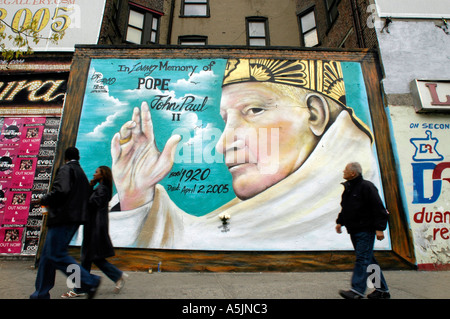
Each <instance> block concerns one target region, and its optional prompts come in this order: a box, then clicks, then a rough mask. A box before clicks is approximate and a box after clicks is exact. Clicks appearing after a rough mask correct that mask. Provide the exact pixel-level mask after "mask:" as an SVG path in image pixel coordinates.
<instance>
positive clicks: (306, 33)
mask: <svg viewBox="0 0 450 319" xmlns="http://www.w3.org/2000/svg"><path fill="white" fill-rule="evenodd" d="M298 19H299V22H300V34H301V38H302V39H301V40H302V45H303V46H305V47H314V46H316V45H318V44H319V37H318V34H317V25H316V17H315V13H314V9H310V10H308V11H305V12H303V13H301V14H299V16H298Z"/></svg>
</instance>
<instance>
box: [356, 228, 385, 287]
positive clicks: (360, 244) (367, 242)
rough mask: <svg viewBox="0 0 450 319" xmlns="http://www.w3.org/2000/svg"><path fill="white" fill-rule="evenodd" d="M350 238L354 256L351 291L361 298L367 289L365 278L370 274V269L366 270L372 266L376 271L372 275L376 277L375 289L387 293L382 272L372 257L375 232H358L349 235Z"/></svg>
mask: <svg viewBox="0 0 450 319" xmlns="http://www.w3.org/2000/svg"><path fill="white" fill-rule="evenodd" d="M350 238H351V240H352V243H353V247H354V248H355V254H356V261H355V267H354V269H353V275H352V291H353V292H355V293H357V294H359V295H361V296H364V293H365V291H366V288H367V278H368V277H369V274H370V273H371V269H370V268H369V269H368V267H369V266H370V265H373V266H376V267H373V266H372V267H373V268H375V269H376V271H375V273H374V275H375V276H377V277H376V280H375V283H376V284H378V283H379V286H378V287H377V285H376V284H375V285H374V286H375V288H376V289H377V290H379V291H383V292H387V291H389V288H388V286H387V284H386V280H385V279H384V276H383V272H382V271H381V268H379V266H378V263H377V261H376V260H375V257H374V255H373V246H374V244H375V232H359V233H355V234H350ZM378 270H379V271H378ZM371 276H372V275H371ZM378 276H379V277H378Z"/></svg>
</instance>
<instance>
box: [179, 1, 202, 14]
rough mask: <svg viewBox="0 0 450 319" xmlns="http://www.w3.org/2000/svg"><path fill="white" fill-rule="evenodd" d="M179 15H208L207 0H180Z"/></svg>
mask: <svg viewBox="0 0 450 319" xmlns="http://www.w3.org/2000/svg"><path fill="white" fill-rule="evenodd" d="M181 15H182V16H184V17H208V16H209V0H182V5H181Z"/></svg>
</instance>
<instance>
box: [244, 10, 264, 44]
mask: <svg viewBox="0 0 450 319" xmlns="http://www.w3.org/2000/svg"><path fill="white" fill-rule="evenodd" d="M246 20H247V44H248V45H250V46H266V45H269V38H268V32H267V30H268V26H267V18H261V17H251V18H247V19H246Z"/></svg>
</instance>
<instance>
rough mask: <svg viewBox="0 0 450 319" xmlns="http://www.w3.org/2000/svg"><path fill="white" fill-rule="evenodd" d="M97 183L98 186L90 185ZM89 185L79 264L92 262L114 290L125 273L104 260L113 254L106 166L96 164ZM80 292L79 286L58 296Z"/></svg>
mask: <svg viewBox="0 0 450 319" xmlns="http://www.w3.org/2000/svg"><path fill="white" fill-rule="evenodd" d="M97 183H98V186H97V187H96V188H94V186H95V185H96V184H97ZM90 184H91V187H92V188H93V191H92V194H91V196H90V198H89V203H88V211H89V217H88V222H87V223H86V224H85V225H84V232H83V243H82V246H81V266H82V267H83V268H84V269H86V270H87V271H90V270H91V266H92V263H94V264H95V265H96V266H97V267H98V268H99V269H100V270H101V271H102V272H103V273H104V274H105V275H106V276H107V277H108V278H109V279H111V280H112V281H113V282H114V283H115V284H116V286H115V289H114V291H115V292H116V293H118V292H120V290H121V289H122V287H123V285H124V283H125V280H124V276H125V274H124V273H123V272H122V271H121V270H119V269H118V268H117V267H116V266H114V265H113V264H111V263H110V262H108V261H107V260H106V258H108V257H111V256H114V247H113V245H112V242H111V238H110V237H109V219H108V213H109V209H108V204H109V201H110V200H111V197H112V185H113V179H112V173H111V169H110V168H109V167H107V166H100V167H98V168H97V169H96V171H95V173H94V178H93V179H92V180H91V181H90ZM81 295H84V292H83V289H82V288H81V289H77V288H75V289H73V290H71V291H69V292H67V293H65V294H63V295H62V296H61V297H63V298H73V297H78V296H81Z"/></svg>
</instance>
